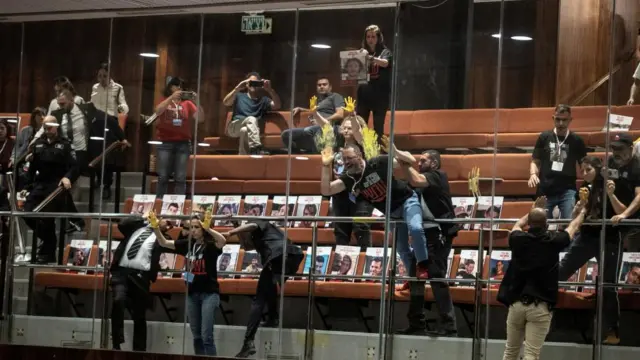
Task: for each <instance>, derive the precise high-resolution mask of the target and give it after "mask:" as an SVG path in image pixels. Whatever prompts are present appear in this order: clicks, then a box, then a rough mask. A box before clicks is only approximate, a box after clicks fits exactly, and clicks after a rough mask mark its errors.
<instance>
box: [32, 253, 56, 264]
mask: <svg viewBox="0 0 640 360" xmlns="http://www.w3.org/2000/svg"><path fill="white" fill-rule="evenodd" d="M57 262H58V261H57V260H56V256H55V255H53V254H51V255H41V254H38V255H37V256H36V258H35V259H33V260H32V261H31V263H33V264H39V265H46V264H56V263H57Z"/></svg>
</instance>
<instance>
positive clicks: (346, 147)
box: [342, 144, 364, 157]
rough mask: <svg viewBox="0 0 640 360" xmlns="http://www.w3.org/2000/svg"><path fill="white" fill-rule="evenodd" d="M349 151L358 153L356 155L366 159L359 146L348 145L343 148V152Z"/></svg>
mask: <svg viewBox="0 0 640 360" xmlns="http://www.w3.org/2000/svg"><path fill="white" fill-rule="evenodd" d="M347 149H351V150H353V152H355V153H356V155H358V156H360V157H364V154H363V153H362V150H361V148H360V146H359V145H356V144H347V145H345V146H344V147H343V148H342V150H347Z"/></svg>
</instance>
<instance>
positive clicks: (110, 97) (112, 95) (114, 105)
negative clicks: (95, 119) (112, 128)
mask: <svg viewBox="0 0 640 360" xmlns="http://www.w3.org/2000/svg"><path fill="white" fill-rule="evenodd" d="M91 102H92V103H93V104H94V105H95V106H96V109H98V110H100V111H104V112H106V113H107V114H109V115H111V116H118V108H120V109H121V110H122V112H123V113H125V114H128V113H129V105H127V101H126V100H125V98H124V88H123V87H122V85H120V84H118V83H116V82H115V81H113V80H111V81H109V85H107V87H102V85H100V83H97V84H95V85H93V87H92V88H91Z"/></svg>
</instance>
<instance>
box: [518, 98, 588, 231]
mask: <svg viewBox="0 0 640 360" xmlns="http://www.w3.org/2000/svg"><path fill="white" fill-rule="evenodd" d="M571 120H572V117H571V107H570V106H569V105H564V104H559V105H558V106H556V109H555V113H554V115H553V121H554V128H553V130H547V131H543V132H542V133H541V134H540V136H539V137H538V140H537V141H536V146H535V148H534V149H533V156H532V158H531V164H530V165H529V175H530V177H529V187H531V188H533V187H537V191H536V196H538V197H540V196H546V198H547V206H546V210H547V215H548V216H550V214H552V212H553V209H554V208H555V207H556V206H557V207H558V209H559V210H560V218H562V219H571V212H572V211H573V206H574V205H575V196H576V164H578V163H579V162H580V160H581V159H582V158H583V157H585V156H586V155H587V149H586V147H585V145H584V140H582V138H581V137H580V136H578V135H577V134H575V133H574V132H571V131H570V130H569V124H571Z"/></svg>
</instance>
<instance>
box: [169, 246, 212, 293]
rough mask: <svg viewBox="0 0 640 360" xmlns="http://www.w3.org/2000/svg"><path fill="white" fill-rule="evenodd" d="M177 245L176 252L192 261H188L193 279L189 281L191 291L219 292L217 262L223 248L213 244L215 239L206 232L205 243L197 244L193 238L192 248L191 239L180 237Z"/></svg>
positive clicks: (188, 267)
mask: <svg viewBox="0 0 640 360" xmlns="http://www.w3.org/2000/svg"><path fill="white" fill-rule="evenodd" d="M175 246H176V253H177V254H180V255H183V256H184V257H185V258H186V259H187V260H188V261H189V262H190V264H189V263H187V270H189V269H190V273H191V274H192V275H193V281H191V283H189V292H190V293H196V292H202V293H219V292H220V285H219V284H218V271H217V269H216V263H217V261H218V256H220V255H221V254H222V250H221V249H218V248H217V247H216V246H215V245H214V244H213V239H212V238H211V237H210V236H209V235H208V234H205V243H204V244H197V243H196V242H195V241H194V240H193V239H192V240H191V248H189V240H188V239H186V238H180V239H178V240H176V242H175Z"/></svg>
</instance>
